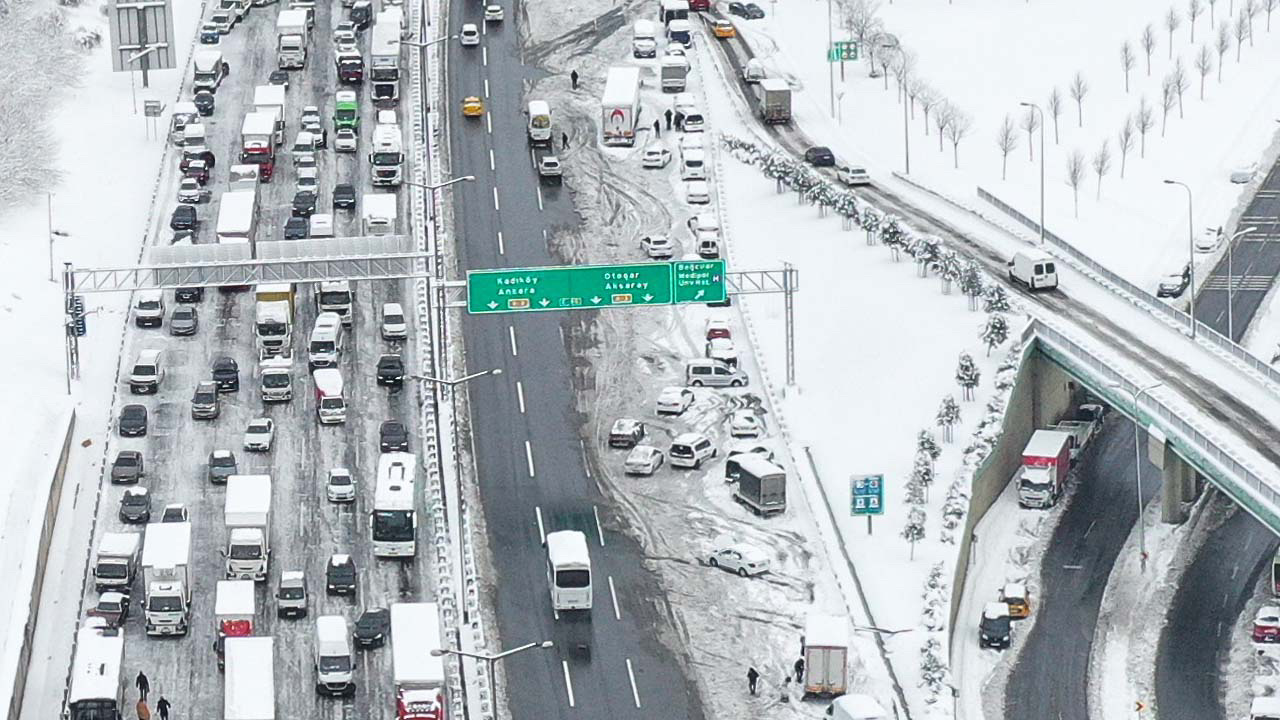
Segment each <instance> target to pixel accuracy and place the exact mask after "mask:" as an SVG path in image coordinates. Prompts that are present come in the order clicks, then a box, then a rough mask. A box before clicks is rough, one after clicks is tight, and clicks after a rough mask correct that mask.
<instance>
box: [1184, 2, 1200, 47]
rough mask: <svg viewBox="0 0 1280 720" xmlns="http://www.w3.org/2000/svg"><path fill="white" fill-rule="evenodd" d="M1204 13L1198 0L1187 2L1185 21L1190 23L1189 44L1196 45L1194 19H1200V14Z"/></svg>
mask: <svg viewBox="0 0 1280 720" xmlns="http://www.w3.org/2000/svg"><path fill="white" fill-rule="evenodd" d="M1202 12H1204V5H1203V4H1202V3H1201V2H1200V0H1187V19H1188V20H1189V21H1191V44H1192V45H1195V44H1196V18H1198V17H1200V13H1202Z"/></svg>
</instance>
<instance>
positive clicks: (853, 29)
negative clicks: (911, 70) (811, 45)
mask: <svg viewBox="0 0 1280 720" xmlns="http://www.w3.org/2000/svg"><path fill="white" fill-rule="evenodd" d="M837 2H839V5H840V27H841V28H842V29H844V31H845V32H847V33H849V35H850V36H851V37H852V38H853V39H854V40H857V41H858V47H860V48H865V47H868V45H869V43H868V41H869V40H870V39H871V38H872V36H874V35H875V34H876V33H878V32H880V30H881V28H882V27H883V25H882V23H881V22H880V18H878V17H876V12H877V11H878V10H879V9H880V2H879V0H837ZM866 56H867V62H868V64H870V65H871V66H872V68H873V69H874V66H875V63H874V60H873V59H872V53H870V52H868V53H866Z"/></svg>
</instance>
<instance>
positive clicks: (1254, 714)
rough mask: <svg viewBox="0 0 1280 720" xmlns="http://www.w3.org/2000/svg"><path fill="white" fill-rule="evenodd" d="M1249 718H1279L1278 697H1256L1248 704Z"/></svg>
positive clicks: (1265, 719) (1279, 704)
mask: <svg viewBox="0 0 1280 720" xmlns="http://www.w3.org/2000/svg"><path fill="white" fill-rule="evenodd" d="M1249 720H1280V697H1274V696H1272V697H1256V698H1254V699H1253V702H1252V703H1250V705H1249Z"/></svg>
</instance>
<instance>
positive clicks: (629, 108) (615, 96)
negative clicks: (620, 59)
mask: <svg viewBox="0 0 1280 720" xmlns="http://www.w3.org/2000/svg"><path fill="white" fill-rule="evenodd" d="M639 114H640V68H638V67H633V66H617V67H611V68H609V74H608V77H607V78H606V79H605V84H604V94H603V95H602V96H601V99H600V127H601V128H602V130H603V134H604V144H605V145H634V144H635V142H636V120H637V116H638V115H639Z"/></svg>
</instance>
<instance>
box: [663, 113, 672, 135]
mask: <svg viewBox="0 0 1280 720" xmlns="http://www.w3.org/2000/svg"><path fill="white" fill-rule="evenodd" d="M663 115H664V116H666V118H667V129H668V130H670V129H671V108H667V111H666V112H665V113H663Z"/></svg>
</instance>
